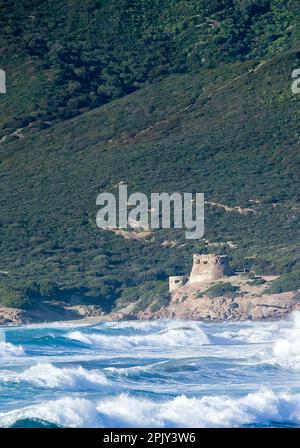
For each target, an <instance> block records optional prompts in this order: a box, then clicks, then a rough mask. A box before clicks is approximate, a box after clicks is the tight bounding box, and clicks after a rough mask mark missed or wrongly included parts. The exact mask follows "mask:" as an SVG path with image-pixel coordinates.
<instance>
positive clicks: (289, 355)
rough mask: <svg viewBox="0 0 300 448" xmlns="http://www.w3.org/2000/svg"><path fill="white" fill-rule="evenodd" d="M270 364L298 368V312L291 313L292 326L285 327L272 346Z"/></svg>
mask: <svg viewBox="0 0 300 448" xmlns="http://www.w3.org/2000/svg"><path fill="white" fill-rule="evenodd" d="M269 363H270V364H278V365H280V366H281V367H284V368H286V369H295V370H300V313H298V312H297V313H294V314H293V326H292V328H288V329H286V330H285V331H284V332H283V334H282V336H281V337H280V338H278V339H277V340H276V341H275V343H274V346H273V357H272V358H271V360H270V361H269Z"/></svg>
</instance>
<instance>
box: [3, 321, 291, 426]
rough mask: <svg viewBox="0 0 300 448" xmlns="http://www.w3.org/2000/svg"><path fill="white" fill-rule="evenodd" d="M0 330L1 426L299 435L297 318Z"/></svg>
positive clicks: (62, 325) (113, 323)
mask: <svg viewBox="0 0 300 448" xmlns="http://www.w3.org/2000/svg"><path fill="white" fill-rule="evenodd" d="M0 329H1V330H2V332H1V340H0V426H1V427H43V426H44V427H143V426H145V427H160V428H162V427H298V426H300V314H294V315H293V316H291V317H290V318H289V319H287V320H285V321H280V322H258V323H257V322H256V323H253V322H246V323H230V322H227V323H222V324H208V323H205V324H204V323H201V322H187V321H184V322H183V321H167V320H162V321H154V322H137V321H127V322H109V323H101V324H96V325H86V324H83V323H82V324H76V325H75V324H74V323H55V324H41V325H27V326H19V327H1V328H0Z"/></svg>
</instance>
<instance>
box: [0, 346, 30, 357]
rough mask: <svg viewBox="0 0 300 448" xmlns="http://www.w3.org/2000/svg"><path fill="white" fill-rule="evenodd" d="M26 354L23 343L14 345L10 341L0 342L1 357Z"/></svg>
mask: <svg viewBox="0 0 300 448" xmlns="http://www.w3.org/2000/svg"><path fill="white" fill-rule="evenodd" d="M24 354H25V352H24V350H23V347H22V346H21V345H14V344H11V343H10V342H0V358H7V357H13V356H23V355H24Z"/></svg>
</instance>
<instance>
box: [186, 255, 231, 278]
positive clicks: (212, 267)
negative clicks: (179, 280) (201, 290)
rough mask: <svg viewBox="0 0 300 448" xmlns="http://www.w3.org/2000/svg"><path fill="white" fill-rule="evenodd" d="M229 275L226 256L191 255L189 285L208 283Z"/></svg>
mask: <svg viewBox="0 0 300 448" xmlns="http://www.w3.org/2000/svg"><path fill="white" fill-rule="evenodd" d="M231 274H232V270H231V268H230V266H229V263H228V258H227V255H212V254H209V255H197V254H194V255H193V268H192V272H191V275H190V283H210V282H213V281H215V280H218V279H221V278H223V277H225V276H228V275H231Z"/></svg>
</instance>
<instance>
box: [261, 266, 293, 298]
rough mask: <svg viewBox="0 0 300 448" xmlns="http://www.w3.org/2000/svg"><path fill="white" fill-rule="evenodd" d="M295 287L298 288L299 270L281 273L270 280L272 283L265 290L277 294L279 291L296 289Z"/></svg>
mask: <svg viewBox="0 0 300 448" xmlns="http://www.w3.org/2000/svg"><path fill="white" fill-rule="evenodd" d="M297 289H300V271H294V272H289V273H288V274H283V275H281V276H280V277H279V278H278V279H276V280H274V281H273V282H272V285H271V286H270V288H269V289H268V290H267V291H266V292H267V293H268V294H279V293H281V292H287V291H296V290H297Z"/></svg>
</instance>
